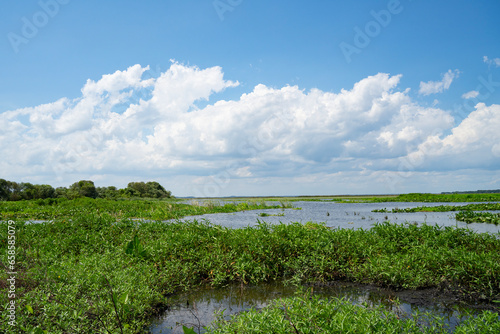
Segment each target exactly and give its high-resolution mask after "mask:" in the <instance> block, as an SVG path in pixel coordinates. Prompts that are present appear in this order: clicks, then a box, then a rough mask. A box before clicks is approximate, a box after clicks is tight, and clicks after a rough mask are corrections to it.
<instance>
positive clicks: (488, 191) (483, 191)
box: [441, 189, 500, 195]
mask: <svg viewBox="0 0 500 334" xmlns="http://www.w3.org/2000/svg"><path fill="white" fill-rule="evenodd" d="M498 193H500V189H494V190H476V191H452V192H442V193H441V194H443V195H450V194H498Z"/></svg>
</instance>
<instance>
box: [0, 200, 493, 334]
mask: <svg viewBox="0 0 500 334" xmlns="http://www.w3.org/2000/svg"><path fill="white" fill-rule="evenodd" d="M274 207H277V208H284V207H286V204H283V203H281V204H278V203H277V205H276V206H274ZM265 208H269V206H266V203H265V202H255V201H253V202H233V203H226V204H223V205H218V204H217V203H215V202H209V203H205V205H188V204H185V203H181V202H179V201H178V200H174V199H166V200H165V199H164V200H151V199H140V200H109V199H99V198H97V199H91V198H77V199H73V200H67V199H52V198H49V199H39V200H30V201H27V200H25V201H17V202H0V212H1V215H2V216H1V218H0V220H2V222H1V223H0V229H2V231H7V229H8V225H9V224H14V226H15V240H16V243H15V249H16V260H15V267H16V268H15V269H16V272H17V275H16V280H15V283H16V284H15V289H16V290H15V294H16V298H15V300H16V320H15V321H16V324H17V327H15V328H16V329H18V332H19V333H24V332H31V333H44V332H46V333H68V332H71V333H90V332H92V333H139V332H147V330H148V324H149V323H150V322H151V317H152V316H154V315H155V314H158V313H159V312H161V311H162V310H164V309H165V308H167V307H168V305H169V296H170V295H171V294H173V293H177V292H180V291H185V290H188V289H192V288H196V287H199V286H213V287H218V286H224V285H225V284H230V283H234V282H237V283H240V284H243V285H246V284H258V283H260V282H265V281H273V280H285V282H287V283H288V284H297V285H300V284H302V283H307V282H329V281H338V280H341V281H352V282H360V283H371V284H375V285H379V286H385V287H392V288H397V289H419V288H428V287H435V288H438V289H440V290H445V291H449V292H450V293H453V294H455V295H456V296H457V298H460V299H463V300H474V301H478V300H481V301H484V302H488V303H491V305H492V307H494V305H496V302H498V300H500V240H499V238H498V236H497V235H493V234H486V233H484V234H482V233H476V232H473V231H471V230H467V229H460V228H455V227H438V226H430V225H423V226H415V225H411V224H392V223H389V222H386V223H382V224H376V225H375V226H374V227H373V228H372V229H370V230H362V229H358V230H351V229H332V228H328V227H326V226H325V225H324V224H319V223H305V224H301V223H291V224H274V225H271V224H267V223H264V222H259V223H258V224H257V225H256V226H252V227H251V226H248V227H246V228H241V229H230V228H226V227H222V226H219V225H215V224H211V223H210V222H208V221H204V220H202V221H196V220H190V221H180V220H178V221H168V222H165V221H164V220H166V219H170V218H180V217H183V216H186V215H195V214H201V213H209V212H230V211H238V210H252V209H259V210H260V209H265ZM136 218H141V219H140V220H137V219H136ZM31 219H42V220H45V221H42V222H39V223H36V224H34V223H30V222H29V220H31ZM0 239H1V242H0V261H1V263H2V265H3V266H4V267H5V268H6V269H7V264H8V259H7V255H8V253H7V249H8V248H7V246H8V242H7V234H6V233H2V234H1V237H0ZM7 271H8V270H4V271H2V277H1V278H0V284H1V285H0V290H1V295H0V306H1V307H2V322H1V323H0V332H11V331H12V327H9V325H8V322H7V321H4V320H8V318H7V315H8V312H7V307H6V305H8V303H9V299H8V294H7V291H8V289H9V285H8V284H7V279H8V278H9V277H8V276H7V274H6V273H7ZM353 307H354V306H352V305H351V306H349V305H348V304H347V303H345V302H343V301H342V300H331V301H321V300H316V299H314V298H313V299H309V298H305V297H303V296H302V297H301V296H296V297H294V298H291V299H286V300H281V301H276V303H274V304H273V305H271V306H270V307H269V308H266V309H265V310H264V311H260V312H256V311H255V312H253V313H252V312H250V313H248V314H245V315H241V318H237V319H234V321H231V322H227V321H226V320H222V319H221V320H220V321H219V322H218V323H217V324H216V328H214V329H213V331H214V332H220V333H225V332H234V330H236V331H237V332H241V333H245V332H250V329H251V328H253V327H252V326H255V328H256V330H257V332H259V331H261V332H262V331H264V332H265V331H266V329H263V328H264V327H259V326H263V325H264V323H263V322H262V319H263V318H262V317H264V318H265V319H268V320H269V324H272V326H275V327H273V328H275V329H276V330H275V332H276V333H289V332H292V333H293V331H294V330H295V329H294V327H296V330H297V331H299V330H300V333H307V329H306V328H313V329H314V328H316V327H314V326H317V327H318V328H321V329H323V330H325V331H327V330H329V329H330V327H328V326H334V324H332V323H327V321H326V320H327V319H329V318H331V316H332V314H330V313H331V312H335V314H337V315H338V318H335V319H337V320H338V321H337V320H334V323H337V325H340V324H341V323H342V324H344V323H345V326H347V327H345V328H354V327H348V325H349V323H351V322H352V321H354V320H352V319H357V320H356V321H357V322H360V323H364V324H372V323H373V326H379V325H380V326H382V324H386V326H387V328H392V327H390V326H395V327H394V328H402V329H404V328H423V327H422V326H421V324H420V323H419V322H418V321H417V325H415V324H413V322H412V321H413V320H411V319H407V320H405V321H407V322H400V319H397V318H394V316H393V315H390V314H385V313H384V312H383V311H381V310H379V309H376V308H375V309H374V308H367V307H365V308H363V307H362V306H356V307H357V308H353ZM353 311H355V312H353ZM353 316H355V318H352V317H353ZM356 317H357V318H356ZM259 319H260V320H259ZM332 319H333V318H332ZM340 319H344V320H343V321H341V320H340ZM474 319H476V318H471V319H470V320H464V324H463V328H465V329H464V330H465V331H464V332H474V331H475V330H477V329H479V328H486V329H491V328H493V329H498V326H499V325H498V314H497V313H494V312H493V313H491V312H487V311H485V312H484V313H483V314H481V315H480V316H479V317H478V318H477V319H479V320H474ZM351 320H352V321H351ZM325 321H326V322H325ZM401 321H402V320H401ZM238 324H239V325H238ZM241 324H246V326H247V327H245V328H246V330H244V329H242V328H243V327H241V326H242V325H241ZM377 324H379V325H377ZM419 324H420V325H419ZM483 324H484V326H486V327H484V326H483ZM351 325H353V326H354V325H355V324H354V323H351ZM434 325H436V322H433V323H431V324H430V327H428V326H427V327H425V328H433V327H432V326H434ZM238 326H240V327H238ZM279 326H281V327H279ZM323 326H326V327H323ZM405 326H407V327H405ZM411 326H417V327H411ZM418 326H420V327H418ZM436 326H437V325H436ZM481 326H483V327H481ZM495 326H496V327H495ZM259 328H260V329H259ZM280 328H281V329H280ZM299 328H300V329H299ZM374 328H378V327H374ZM380 328H382V327H380ZM436 328H438V327H436ZM467 328H469V329H467ZM352 330H354V329H352ZM425 330H427V329H425ZM396 332H397V331H396ZM399 332H404V331H403V330H400V331H399ZM486 332H487V331H486Z"/></svg>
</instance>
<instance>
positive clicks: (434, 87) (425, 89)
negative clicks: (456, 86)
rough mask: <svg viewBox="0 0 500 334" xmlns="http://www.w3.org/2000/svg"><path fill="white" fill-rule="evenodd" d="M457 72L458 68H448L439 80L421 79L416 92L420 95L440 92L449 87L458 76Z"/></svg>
mask: <svg viewBox="0 0 500 334" xmlns="http://www.w3.org/2000/svg"><path fill="white" fill-rule="evenodd" d="M459 74H460V72H459V71H458V70H454V71H452V70H448V72H446V73H445V74H443V78H442V79H441V81H429V82H423V81H421V82H420V90H419V91H418V92H419V94H422V95H430V94H436V93H442V92H444V91H445V90H447V89H448V88H450V85H451V83H452V82H453V80H454V79H456V78H458V76H459Z"/></svg>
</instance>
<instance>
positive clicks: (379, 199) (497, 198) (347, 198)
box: [221, 193, 500, 203]
mask: <svg viewBox="0 0 500 334" xmlns="http://www.w3.org/2000/svg"><path fill="white" fill-rule="evenodd" d="M249 199H253V200H264V201H290V202H294V201H315V202H317V201H332V202H345V203H357V202H362V203H383V202H500V193H483V194H480V193H475V194H428V193H410V194H401V195H334V196H295V197H293V196H291V197H279V196H270V197H239V198H231V200H243V201H245V200H249ZM221 200H228V199H227V198H221Z"/></svg>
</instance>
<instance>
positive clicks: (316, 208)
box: [183, 201, 500, 233]
mask: <svg viewBox="0 0 500 334" xmlns="http://www.w3.org/2000/svg"><path fill="white" fill-rule="evenodd" d="M274 203H276V202H274ZM269 204H273V203H272V202H270V203H269ZM467 204H472V203H470V202H469V203H419V202H387V203H337V202H327V201H319V202H311V201H299V202H293V205H294V206H295V207H296V208H297V209H299V208H300V210H294V209H267V210H253V211H243V212H235V213H215V214H206V215H202V216H192V217H185V218H183V220H192V219H197V220H201V219H207V220H209V221H210V222H211V223H213V224H217V225H221V226H226V227H231V228H242V227H246V226H253V225H256V224H257V221H258V220H260V221H265V222H269V223H280V222H281V223H285V224H286V223H290V222H301V223H306V222H309V221H311V222H324V223H325V224H326V226H328V227H334V228H352V229H357V228H363V229H370V228H371V226H372V225H373V224H374V223H381V222H384V221H387V220H389V221H391V222H393V223H401V224H402V223H411V224H415V223H416V224H417V225H420V224H424V223H426V224H430V225H435V224H437V225H439V226H457V227H464V228H470V229H472V230H474V231H476V232H480V233H484V232H489V233H498V232H500V225H494V224H483V223H474V224H467V223H464V222H459V221H456V220H455V214H456V212H413V213H390V212H387V213H383V212H372V210H375V209H384V208H386V209H387V211H391V210H392V209H395V208H399V209H405V208H415V207H419V206H439V205H454V206H460V205H467ZM492 212H498V211H492ZM263 213H264V214H267V215H269V216H266V217H261V216H260V215H261V214H263Z"/></svg>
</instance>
